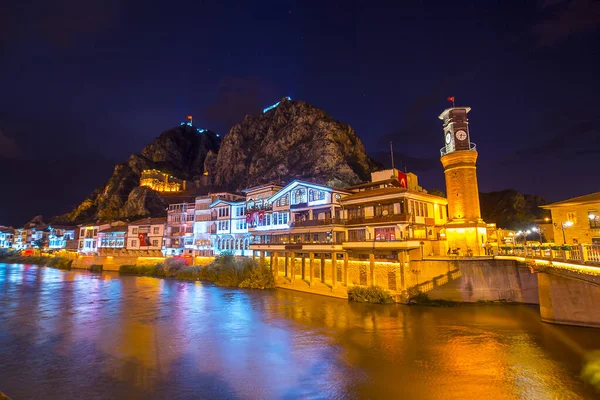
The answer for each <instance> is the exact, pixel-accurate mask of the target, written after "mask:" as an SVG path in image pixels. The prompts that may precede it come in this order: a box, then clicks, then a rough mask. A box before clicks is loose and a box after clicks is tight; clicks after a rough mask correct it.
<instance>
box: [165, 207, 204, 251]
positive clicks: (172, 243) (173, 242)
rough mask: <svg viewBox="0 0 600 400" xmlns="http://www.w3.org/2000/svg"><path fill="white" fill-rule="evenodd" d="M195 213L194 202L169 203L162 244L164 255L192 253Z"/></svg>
mask: <svg viewBox="0 0 600 400" xmlns="http://www.w3.org/2000/svg"><path fill="white" fill-rule="evenodd" d="M195 214H196V206H195V203H178V204H170V205H169V209H168V211H167V228H166V234H165V246H164V253H165V255H166V256H184V255H186V256H191V255H193V252H194V220H195Z"/></svg>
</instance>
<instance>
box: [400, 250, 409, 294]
mask: <svg viewBox="0 0 600 400" xmlns="http://www.w3.org/2000/svg"><path fill="white" fill-rule="evenodd" d="M408 260H409V259H408V253H407V252H406V251H400V252H398V275H400V276H399V278H400V279H398V282H399V283H400V288H398V291H401V290H406V278H405V276H404V273H405V271H406V265H408V264H407V263H408V262H409V261H408Z"/></svg>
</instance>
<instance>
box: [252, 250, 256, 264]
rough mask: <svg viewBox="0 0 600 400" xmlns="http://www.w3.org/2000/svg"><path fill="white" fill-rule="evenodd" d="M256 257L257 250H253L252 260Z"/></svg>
mask: <svg viewBox="0 0 600 400" xmlns="http://www.w3.org/2000/svg"><path fill="white" fill-rule="evenodd" d="M255 259H256V252H255V251H254V250H252V262H254V260H255Z"/></svg>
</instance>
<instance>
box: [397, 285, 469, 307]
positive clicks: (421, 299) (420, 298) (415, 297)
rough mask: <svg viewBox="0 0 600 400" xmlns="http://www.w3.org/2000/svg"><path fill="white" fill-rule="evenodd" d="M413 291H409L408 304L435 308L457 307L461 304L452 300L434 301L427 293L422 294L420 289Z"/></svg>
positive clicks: (413, 289)
mask: <svg viewBox="0 0 600 400" xmlns="http://www.w3.org/2000/svg"><path fill="white" fill-rule="evenodd" d="M411 289H412V290H409V291H408V295H409V296H408V304H420V305H423V306H433V307H455V306H457V305H459V304H460V303H459V302H456V301H452V300H432V299H430V298H429V296H428V295H427V293H423V292H421V290H419V289H418V288H411Z"/></svg>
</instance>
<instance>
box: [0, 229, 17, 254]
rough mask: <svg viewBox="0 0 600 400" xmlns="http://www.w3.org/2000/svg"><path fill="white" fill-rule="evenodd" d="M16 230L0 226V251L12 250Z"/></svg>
mask: <svg viewBox="0 0 600 400" xmlns="http://www.w3.org/2000/svg"><path fill="white" fill-rule="evenodd" d="M14 231H15V230H14V229H13V228H9V227H7V226H0V249H10V248H12V247H13V238H14Z"/></svg>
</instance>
